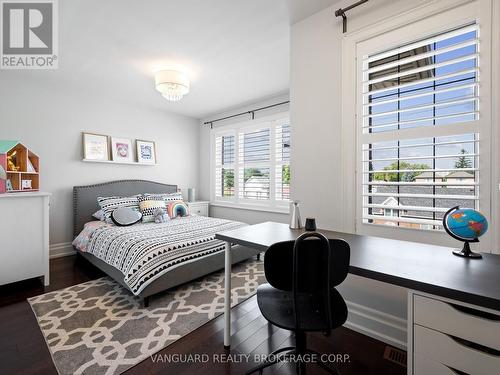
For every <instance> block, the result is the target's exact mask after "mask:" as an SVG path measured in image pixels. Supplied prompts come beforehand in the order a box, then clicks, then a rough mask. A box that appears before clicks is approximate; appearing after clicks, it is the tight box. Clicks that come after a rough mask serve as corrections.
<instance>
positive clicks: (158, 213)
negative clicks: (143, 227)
mask: <svg viewBox="0 0 500 375" xmlns="http://www.w3.org/2000/svg"><path fill="white" fill-rule="evenodd" d="M153 216H154V218H155V223H156V224H160V223H165V222H167V221H169V220H170V218H169V217H168V215H167V209H166V208H157V209H156V210H155V212H154V213H153Z"/></svg>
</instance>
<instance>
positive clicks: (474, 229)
mask: <svg viewBox="0 0 500 375" xmlns="http://www.w3.org/2000/svg"><path fill="white" fill-rule="evenodd" d="M443 226H444V229H445V230H446V232H447V233H448V234H449V235H450V236H452V237H453V238H455V239H457V240H459V241H463V242H465V244H464V247H463V249H462V250H461V251H454V252H453V254H455V255H458V256H463V257H468V258H481V255H480V254H477V253H473V252H471V250H470V246H469V242H479V240H478V238H479V237H481V236H482V235H483V234H485V233H486V231H487V230H488V220H486V218H485V217H484V215H483V214H482V213H480V212H478V211H476V210H473V209H472V208H460V207H458V206H456V207H453V208H451V209H449V210H448V211H447V212H446V214H445V215H444V217H443Z"/></svg>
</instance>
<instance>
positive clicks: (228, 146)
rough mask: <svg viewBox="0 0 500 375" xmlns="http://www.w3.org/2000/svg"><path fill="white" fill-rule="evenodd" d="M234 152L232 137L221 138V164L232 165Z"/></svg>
mask: <svg viewBox="0 0 500 375" xmlns="http://www.w3.org/2000/svg"><path fill="white" fill-rule="evenodd" d="M234 152H235V150H234V136H233V135H231V136H225V137H222V164H224V165H228V164H233V163H234Z"/></svg>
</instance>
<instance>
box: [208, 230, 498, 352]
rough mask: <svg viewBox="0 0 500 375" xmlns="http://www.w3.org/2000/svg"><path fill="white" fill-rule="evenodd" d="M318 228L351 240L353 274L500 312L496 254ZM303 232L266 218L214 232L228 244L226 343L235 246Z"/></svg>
mask: <svg viewBox="0 0 500 375" xmlns="http://www.w3.org/2000/svg"><path fill="white" fill-rule="evenodd" d="M320 231H321V232H322V233H323V234H325V235H326V236H327V237H330V238H343V239H344V240H346V241H347V242H348V243H349V245H350V246H351V265H350V270H349V272H350V273H352V274H355V275H358V276H363V277H367V278H370V279H374V280H379V281H383V282H386V283H390V284H394V285H397V286H401V287H404V288H408V289H413V290H417V291H421V292H426V293H430V294H434V295H438V296H441V297H445V298H450V299H454V300H458V301H462V302H466V303H470V304H473V305H478V306H482V307H485V308H490V309H494V310H500V256H498V255H492V254H483V259H479V260H478V259H472V260H469V259H464V258H460V257H456V256H453V255H452V254H451V250H452V249H451V248H447V247H441V246H434V245H426V244H420V243H416V242H406V241H396V240H390V239H385V238H378V237H369V236H360V235H353V234H348V233H340V232H332V231H323V230H320ZM302 232H303V231H302V230H291V229H289V228H288V225H287V224H280V223H273V222H266V223H262V224H257V225H251V226H248V227H244V228H240V229H236V230H232V231H227V232H222V233H217V234H216V236H215V237H216V238H217V239H219V240H223V241H225V242H226V277H225V280H226V284H225V288H226V290H225V293H226V294H225V297H226V298H225V320H226V331H225V336H224V345H225V346H226V347H227V346H229V345H230V322H231V317H230V296H231V294H230V292H231V277H230V275H231V244H238V245H244V246H248V247H251V248H255V249H260V250H262V251H265V250H267V248H268V247H269V246H271V245H272V244H274V243H276V242H281V241H287V240H295V239H296V238H297V237H298V236H299V235H300V234H301V233H302ZM459 246H460V244H458V243H457V247H459Z"/></svg>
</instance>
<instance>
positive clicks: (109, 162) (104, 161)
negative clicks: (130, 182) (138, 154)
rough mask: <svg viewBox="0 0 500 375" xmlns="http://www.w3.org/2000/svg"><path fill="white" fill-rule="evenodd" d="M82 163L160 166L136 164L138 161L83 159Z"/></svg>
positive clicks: (143, 164)
mask: <svg viewBox="0 0 500 375" xmlns="http://www.w3.org/2000/svg"><path fill="white" fill-rule="evenodd" d="M82 161H83V162H85V163H104V164H126V165H142V166H146V167H154V166H155V165H158V163H155V164H149V163H139V162H136V161H115V160H91V159H82Z"/></svg>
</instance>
